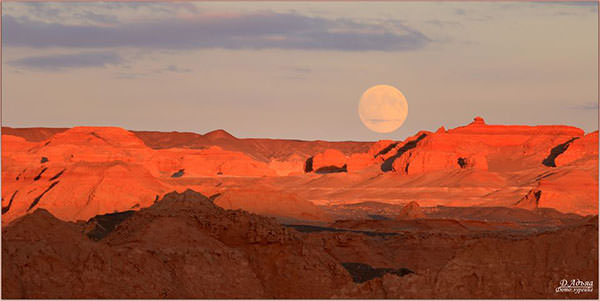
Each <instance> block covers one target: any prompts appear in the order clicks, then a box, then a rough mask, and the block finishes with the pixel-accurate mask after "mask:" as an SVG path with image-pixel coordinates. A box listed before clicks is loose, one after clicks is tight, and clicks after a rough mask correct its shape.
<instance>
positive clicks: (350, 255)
mask: <svg viewBox="0 0 600 301" xmlns="http://www.w3.org/2000/svg"><path fill="white" fill-rule="evenodd" d="M452 210H454V209H452ZM470 214H475V213H470ZM391 222H393V221H388V220H382V221H380V220H369V221H368V222H367V223H366V224H365V223H362V222H361V221H338V222H337V225H339V226H345V227H346V229H336V228H335V227H333V226H330V227H314V226H313V227H311V226H288V227H286V226H282V225H281V224H279V223H278V222H277V221H276V220H275V219H274V218H268V217H263V216H259V215H256V214H251V213H248V212H246V211H243V210H224V209H222V208H220V207H218V206H216V205H215V204H214V203H213V202H212V200H211V199H210V198H207V197H206V196H204V195H202V194H200V193H197V192H195V191H192V190H186V191H185V192H183V193H177V192H171V193H168V194H166V195H164V196H163V197H162V198H161V199H159V200H158V201H157V202H155V203H154V204H153V205H152V206H150V207H147V208H143V209H140V210H139V211H125V212H118V213H110V214H104V215H99V216H96V217H94V218H92V219H90V220H89V221H88V222H79V223H72V222H65V221H61V220H59V219H57V218H55V217H54V216H53V215H52V214H51V213H50V212H48V211H46V210H45V209H40V208H38V209H36V210H34V211H33V212H32V213H30V214H27V215H25V216H23V217H21V218H19V219H17V220H15V221H14V222H12V223H10V224H9V225H8V226H5V227H3V229H2V239H3V241H2V259H3V260H2V296H3V297H4V298H9V299H12V298H16V299H21V298H50V299H54V298H61V299H63V298H69V299H78V298H110V299H121V298H129V299H147V298H152V299H158V298H170V299H204V298H211V299H220V298H319V299H320V298H395V299H397V298H449V299H462V298H534V299H535V298H563V297H568V298H588V299H589V298H597V296H598V290H597V287H594V290H593V292H592V293H581V294H578V295H574V294H569V295H557V293H556V292H555V287H556V286H558V285H559V282H560V280H561V279H562V277H564V275H563V274H560V275H559V274H557V273H556V271H557V270H559V271H561V272H563V273H565V275H577V277H579V278H580V279H582V280H586V281H588V280H590V281H594V280H597V275H598V269H597V266H598V258H597V253H598V217H597V216H594V217H585V218H579V219H577V220H576V222H574V223H572V224H570V225H569V226H568V227H566V226H565V227H562V228H559V229H558V230H555V231H547V232H544V233H533V234H528V235H525V236H520V237H518V238H511V237H506V236H499V235H497V234H495V233H493V232H490V233H484V234H482V235H480V236H479V237H473V236H468V235H465V234H464V233H462V232H461V233H454V234H453V233H445V234H443V235H442V234H440V233H439V230H440V229H439V228H435V227H434V226H435V224H427V227H425V228H423V229H421V230H419V231H417V232H407V231H403V230H396V231H397V232H396V233H397V234H399V235H381V234H383V233H385V231H380V230H377V227H376V226H377V225H386V224H390V223H391ZM399 222H400V223H405V222H404V221H399ZM441 225H442V226H444V225H446V226H447V225H448V224H447V223H443V224H441ZM363 226H364V227H366V228H368V229H370V230H368V231H366V230H362V229H361V227H363ZM352 227H355V228H356V229H353V228H352ZM358 229H361V230H358ZM373 233H374V234H373ZM562 245H569V246H577V248H567V249H564V248H559V246H562ZM515 271H518V273H516V272H515ZM41 279H43V281H40V280H41ZM519 281H524V282H523V283H524V284H523V285H522V286H514V285H513V284H514V283H519Z"/></svg>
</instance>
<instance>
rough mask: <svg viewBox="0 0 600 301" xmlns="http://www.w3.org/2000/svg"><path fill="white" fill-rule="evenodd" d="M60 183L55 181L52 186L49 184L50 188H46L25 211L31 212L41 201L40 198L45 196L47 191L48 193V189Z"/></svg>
mask: <svg viewBox="0 0 600 301" xmlns="http://www.w3.org/2000/svg"><path fill="white" fill-rule="evenodd" d="M59 182H60V181H56V182H54V183H52V184H50V186H49V187H48V188H46V190H44V192H42V194H40V195H39V196H38V197H37V198H35V199H34V200H33V202H32V203H31V205H29V208H27V211H29V210H31V209H32V208H33V207H35V205H37V203H39V201H40V200H41V199H42V197H43V196H44V194H46V193H47V192H48V191H50V189H52V188H54V186H56V184H58V183H59Z"/></svg>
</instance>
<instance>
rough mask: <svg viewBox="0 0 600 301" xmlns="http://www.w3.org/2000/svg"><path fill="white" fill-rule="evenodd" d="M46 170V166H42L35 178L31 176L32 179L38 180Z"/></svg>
mask: <svg viewBox="0 0 600 301" xmlns="http://www.w3.org/2000/svg"><path fill="white" fill-rule="evenodd" d="M46 170H48V167H44V169H42V171H40V173H39V174H38V175H37V176H36V177H35V178H33V180H34V181H37V180H39V179H40V178H41V177H42V174H43V173H44V172H46Z"/></svg>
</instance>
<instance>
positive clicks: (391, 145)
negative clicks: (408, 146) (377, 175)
mask: <svg viewBox="0 0 600 301" xmlns="http://www.w3.org/2000/svg"><path fill="white" fill-rule="evenodd" d="M397 145H398V142H395V143H390V145H388V146H386V147H385V148H384V149H382V150H380V151H379V152H378V153H377V154H375V156H373V157H378V156H382V155H385V154H387V153H389V152H390V151H391V150H392V149H394V147H396V146H397Z"/></svg>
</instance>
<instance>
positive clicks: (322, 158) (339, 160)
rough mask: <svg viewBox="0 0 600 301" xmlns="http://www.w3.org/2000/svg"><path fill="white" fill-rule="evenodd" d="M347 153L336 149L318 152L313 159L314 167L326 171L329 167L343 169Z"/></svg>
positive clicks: (316, 170) (315, 169)
mask: <svg viewBox="0 0 600 301" xmlns="http://www.w3.org/2000/svg"><path fill="white" fill-rule="evenodd" d="M346 160H347V158H346V155H344V153H342V152H341V151H339V150H336V149H327V150H325V151H324V152H322V153H318V154H316V155H315V156H314V157H313V159H312V169H313V170H314V171H315V172H321V171H326V170H327V169H330V168H331V169H338V170H339V169H343V168H344V167H345V166H346Z"/></svg>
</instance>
